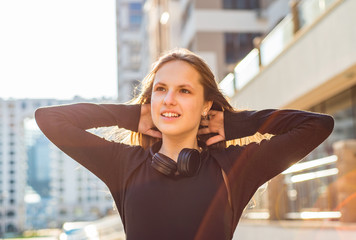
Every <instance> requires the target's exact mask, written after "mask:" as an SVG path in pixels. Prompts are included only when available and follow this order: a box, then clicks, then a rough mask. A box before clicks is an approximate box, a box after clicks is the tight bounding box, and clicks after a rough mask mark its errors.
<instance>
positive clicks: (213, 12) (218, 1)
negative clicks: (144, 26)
mask: <svg viewBox="0 0 356 240" xmlns="http://www.w3.org/2000/svg"><path fill="white" fill-rule="evenodd" d="M146 5H147V7H146V8H145V9H146V12H147V15H148V16H149V21H148V23H149V27H148V31H149V37H150V55H151V61H152V60H155V59H156V58H157V57H158V56H159V55H160V54H161V53H162V52H164V51H166V50H169V49H171V48H175V47H183V48H187V49H190V50H192V51H193V52H195V53H197V54H199V55H200V56H202V57H203V58H204V59H205V60H206V61H207V62H208V64H209V65H210V67H211V68H212V70H213V72H214V73H215V75H216V76H217V78H218V79H219V80H221V79H222V78H223V77H224V76H226V74H227V73H228V72H231V71H232V70H233V67H234V66H235V65H236V63H237V62H238V61H240V60H241V59H242V58H243V57H244V56H245V55H246V54H247V53H248V52H249V51H251V50H252V49H253V47H254V44H253V40H254V38H256V37H258V36H261V35H263V34H265V33H266V32H268V31H269V30H270V29H272V28H273V26H274V25H275V24H276V23H277V22H278V21H280V20H281V19H282V18H283V17H284V16H285V15H286V14H287V13H288V12H289V9H290V7H289V1H288V0H255V1H251V0H179V1H178V0H160V1H157V0H148V1H147V3H146Z"/></svg>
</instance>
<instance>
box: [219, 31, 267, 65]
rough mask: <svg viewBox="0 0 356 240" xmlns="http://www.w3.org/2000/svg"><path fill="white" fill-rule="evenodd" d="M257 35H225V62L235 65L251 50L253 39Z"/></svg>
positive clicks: (257, 34)
mask: <svg viewBox="0 0 356 240" xmlns="http://www.w3.org/2000/svg"><path fill="white" fill-rule="evenodd" d="M260 35H261V34H259V33H225V62H226V63H237V62H238V61H240V60H241V59H243V58H244V57H245V56H246V55H247V54H248V53H249V52H250V51H251V50H252V49H253V48H254V46H253V39H254V38H255V37H258V36H260Z"/></svg>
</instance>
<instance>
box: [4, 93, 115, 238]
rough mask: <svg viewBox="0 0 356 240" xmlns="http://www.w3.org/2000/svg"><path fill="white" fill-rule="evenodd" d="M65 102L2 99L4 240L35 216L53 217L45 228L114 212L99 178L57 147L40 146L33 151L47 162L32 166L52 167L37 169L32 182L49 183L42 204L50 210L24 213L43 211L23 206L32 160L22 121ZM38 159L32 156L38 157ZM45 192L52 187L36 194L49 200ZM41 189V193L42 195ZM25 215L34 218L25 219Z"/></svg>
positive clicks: (41, 160)
mask: <svg viewBox="0 0 356 240" xmlns="http://www.w3.org/2000/svg"><path fill="white" fill-rule="evenodd" d="M75 101H83V99H75V100H73V101H71V102H75ZM64 103H68V101H60V100H51V99H19V100H2V99H0V236H3V235H4V234H5V233H9V232H21V231H23V230H25V229H26V219H27V218H29V219H31V218H33V217H35V216H36V214H37V217H40V216H41V217H42V215H43V214H47V215H48V214H50V216H43V217H46V219H49V220H48V221H47V223H48V226H47V227H61V224H62V223H63V222H64V221H69V220H70V221H72V220H80V219H82V220H85V219H91V220H93V219H96V218H98V217H101V216H104V215H105V214H106V213H107V212H108V211H111V210H112V208H113V205H112V200H111V198H110V196H109V191H108V189H107V187H106V186H105V185H104V183H103V182H101V181H100V180H99V179H98V178H97V177H95V176H94V175H93V174H92V173H90V172H89V171H88V170H86V169H84V168H83V167H79V164H78V163H76V162H75V161H74V160H72V159H70V158H69V157H68V156H66V155H65V154H63V153H62V152H61V151H60V150H59V149H58V148H57V147H55V146H54V145H53V144H49V145H48V148H49V149H45V147H44V146H45V145H44V144H37V146H36V144H34V145H33V147H32V149H31V151H30V152H32V153H34V152H37V153H38V154H37V157H46V158H49V159H40V160H39V159H37V160H34V159H32V161H34V162H37V163H40V162H43V160H44V161H48V162H49V163H50V164H49V166H44V165H41V166H39V165H37V166H36V170H37V171H40V173H38V174H37V176H36V178H34V176H32V178H31V180H33V181H34V180H41V179H42V180H43V179H48V178H49V179H50V180H49V181H50V183H49V188H50V189H49V195H50V196H49V198H50V199H49V200H48V199H44V201H45V202H42V203H41V207H42V208H46V207H48V208H49V209H51V210H50V211H49V212H48V213H43V211H42V210H41V213H39V212H36V211H35V210H31V211H26V208H28V207H39V206H35V205H33V204H32V203H31V204H32V205H31V204H29V205H27V204H26V202H25V198H26V181H27V160H28V156H27V152H26V138H25V136H26V135H25V128H24V120H25V119H26V118H33V114H34V111H35V109H37V108H38V107H40V106H49V105H56V104H64ZM42 137H43V136H42ZM47 151H48V152H47ZM46 152H47V153H46ZM34 155H36V154H34ZM34 155H33V156H32V157H35V156H34ZM33 167H34V165H33V164H32V168H33ZM32 170H34V169H32ZM42 171H47V172H42ZM48 171H49V172H48ZM32 183H33V182H32ZM37 183H39V182H37ZM41 184H44V183H43V182H42V183H41ZM37 186H39V185H37ZM46 187H48V186H46V184H44V187H43V188H41V187H40V186H39V189H37V190H38V191H39V193H40V195H42V196H44V197H45V196H46V195H48V193H46V191H47V190H46ZM41 189H42V190H43V192H40V190H41ZM35 190H36V189H35ZM27 199H28V198H27ZM45 205H46V206H45ZM26 212H28V213H31V214H34V215H35V216H33V215H32V216H26Z"/></svg>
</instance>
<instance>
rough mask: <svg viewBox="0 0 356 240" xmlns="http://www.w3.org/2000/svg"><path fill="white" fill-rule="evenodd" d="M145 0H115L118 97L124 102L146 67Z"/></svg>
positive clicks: (131, 93)
mask: <svg viewBox="0 0 356 240" xmlns="http://www.w3.org/2000/svg"><path fill="white" fill-rule="evenodd" d="M144 2H145V0H116V16H117V20H116V21H117V24H116V26H117V49H118V100H119V102H126V101H128V100H130V99H131V98H132V97H133V90H134V88H135V86H137V85H138V83H139V81H141V80H142V79H143V77H144V76H145V75H146V73H147V71H148V66H149V63H148V58H147V56H148V48H147V32H146V31H145V29H146V22H145V21H144V16H143V6H144Z"/></svg>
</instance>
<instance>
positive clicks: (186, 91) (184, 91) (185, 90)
mask: <svg viewBox="0 0 356 240" xmlns="http://www.w3.org/2000/svg"><path fill="white" fill-rule="evenodd" d="M180 91H181V92H182V93H190V91H189V90H188V89H181V90H180Z"/></svg>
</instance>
